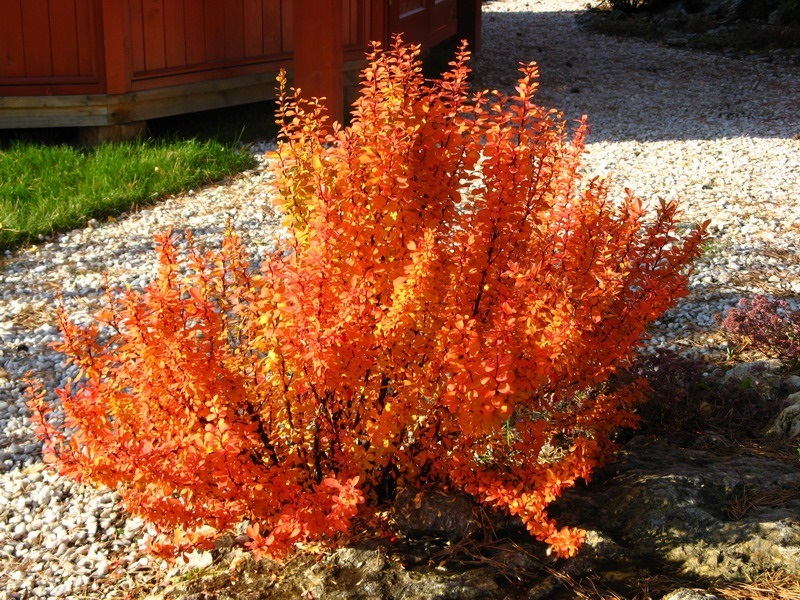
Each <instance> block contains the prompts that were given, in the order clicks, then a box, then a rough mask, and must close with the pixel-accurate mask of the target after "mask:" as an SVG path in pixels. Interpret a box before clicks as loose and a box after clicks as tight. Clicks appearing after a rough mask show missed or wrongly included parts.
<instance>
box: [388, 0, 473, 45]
mask: <svg viewBox="0 0 800 600" xmlns="http://www.w3.org/2000/svg"><path fill="white" fill-rule="evenodd" d="M457 30H458V20H457V15H456V0H391V9H390V11H389V32H390V33H392V34H394V33H402V34H403V40H404V41H405V42H411V43H415V44H422V46H423V47H424V48H430V47H431V46H434V45H436V44H438V43H439V42H442V41H444V40H446V39H447V38H449V37H451V36H453V35H455V34H456V32H457Z"/></svg>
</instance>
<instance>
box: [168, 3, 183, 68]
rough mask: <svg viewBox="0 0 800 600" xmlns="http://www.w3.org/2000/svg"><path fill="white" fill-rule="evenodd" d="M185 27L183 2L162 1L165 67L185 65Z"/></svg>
mask: <svg viewBox="0 0 800 600" xmlns="http://www.w3.org/2000/svg"><path fill="white" fill-rule="evenodd" d="M186 34H187V31H186V25H185V23H184V14H183V0H165V1H164V57H165V61H166V65H167V67H183V66H185V65H186V43H185V42H184V40H185V39H186V37H187V35H186Z"/></svg>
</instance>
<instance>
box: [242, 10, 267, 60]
mask: <svg viewBox="0 0 800 600" xmlns="http://www.w3.org/2000/svg"><path fill="white" fill-rule="evenodd" d="M243 4H244V6H243V10H244V21H243V26H244V31H243V34H242V39H243V41H244V56H246V57H254V56H261V55H262V54H263V53H264V44H263V39H262V35H263V31H264V10H263V4H264V3H263V0H244V2H243Z"/></svg>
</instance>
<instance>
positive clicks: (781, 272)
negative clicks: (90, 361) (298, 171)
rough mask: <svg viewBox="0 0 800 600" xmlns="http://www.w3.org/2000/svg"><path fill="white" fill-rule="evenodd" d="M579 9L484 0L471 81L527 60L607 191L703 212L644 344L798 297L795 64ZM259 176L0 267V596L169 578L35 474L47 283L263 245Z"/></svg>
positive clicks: (101, 504)
mask: <svg viewBox="0 0 800 600" xmlns="http://www.w3.org/2000/svg"><path fill="white" fill-rule="evenodd" d="M585 2H586V0H540V1H534V0H528V1H523V0H490V1H487V2H486V3H485V7H484V31H483V40H484V41H483V47H482V48H481V51H480V52H479V53H478V55H477V56H476V58H475V60H474V62H473V67H474V69H475V77H474V79H475V84H476V86H477V87H488V88H495V89H501V90H505V91H511V90H512V89H513V85H514V82H515V79H516V71H515V69H516V65H517V63H519V62H520V61H525V62H527V61H532V60H534V61H537V62H538V63H539V66H540V70H541V89H540V95H539V98H540V102H542V103H543V104H545V105H548V106H553V107H558V108H560V109H562V110H563V111H564V112H565V113H566V115H567V116H568V117H570V118H577V117H578V116H580V115H581V114H584V113H586V114H588V115H589V117H590V122H591V123H592V135H591V137H590V144H589V154H588V156H587V160H586V166H587V172H588V174H590V175H591V174H598V173H601V174H605V173H607V172H609V171H613V172H614V173H615V175H614V181H615V187H616V188H617V189H620V188H622V187H630V188H631V189H633V190H634V191H635V192H636V193H637V194H639V195H641V196H642V197H643V198H646V199H649V198H655V197H658V196H661V197H665V198H675V197H677V198H680V199H682V201H683V206H684V209H685V217H686V220H687V221H700V220H706V219H711V220H712V230H711V231H712V234H713V239H712V240H711V241H710V242H709V244H708V251H707V253H706V255H705V256H704V258H703V259H702V260H701V261H700V263H699V268H698V271H697V273H696V275H695V276H694V277H693V279H692V283H691V285H692V293H691V295H690V297H689V298H687V299H686V300H685V301H683V302H681V304H680V305H679V306H678V307H677V308H676V309H674V310H673V311H671V312H670V313H669V314H668V315H667V316H666V317H665V318H664V319H662V322H661V323H660V324H659V325H658V326H657V327H656V328H654V331H653V334H654V335H653V339H652V341H651V346H655V345H662V346H663V345H665V346H673V347H675V348H678V349H682V350H683V351H686V352H695V353H711V354H718V353H724V351H725V347H724V343H723V342H722V340H721V338H720V336H718V335H717V334H716V333H715V332H714V315H715V314H718V313H720V312H722V311H723V310H724V309H725V308H726V307H728V306H732V305H733V304H735V303H736V301H737V300H738V299H739V298H740V297H742V296H749V295H752V294H755V293H769V294H775V295H780V296H785V297H787V298H789V299H790V300H791V301H797V300H798V298H800V259H798V256H800V255H799V254H798V245H800V197H799V195H800V191H799V190H800V116H798V106H800V68H798V67H796V66H794V67H792V66H788V65H782V64H777V63H775V64H773V63H769V62H763V61H760V60H758V59H729V58H725V57H722V56H718V55H710V54H703V53H699V52H696V51H691V50H685V49H677V48H668V47H664V46H661V45H654V44H650V43H645V42H640V41H636V40H630V39H625V40H622V39H614V38H607V37H602V36H599V35H592V34H588V33H586V32H584V31H582V30H581V29H579V28H578V27H577V25H576V24H575V18H574V17H575V14H576V13H577V12H578V11H580V10H582V8H583V6H584V4H585ZM261 150H263V148H261ZM267 179H268V175H266V174H265V173H264V172H263V170H262V169H261V168H259V169H257V170H255V171H253V172H250V173H247V174H245V175H244V176H242V177H239V178H236V179H234V180H233V181H230V182H227V183H225V184H222V185H216V186H212V187H209V188H206V189H203V190H199V191H196V192H190V193H188V194H185V195H183V196H181V197H176V198H172V199H169V200H167V201H166V202H163V203H161V204H159V205H158V206H157V207H155V208H152V209H148V210H144V211H141V212H139V213H136V214H133V215H130V216H127V217H125V218H121V219H119V220H117V221H114V222H110V223H102V224H100V223H97V224H94V225H93V226H91V227H88V228H86V229H83V230H80V231H74V232H71V233H68V234H66V235H63V236H61V237H59V238H58V239H56V240H54V241H50V242H47V243H43V244H42V245H40V246H38V247H35V248H28V249H25V250H21V251H19V252H16V253H11V254H8V255H6V256H5V257H4V258H3V259H2V260H1V261H0V274H2V277H1V279H0V598H29V597H30V598H32V597H53V598H63V597H70V596H74V597H81V598H84V597H95V598H100V597H112V596H121V595H122V594H123V593H124V591H125V590H126V589H132V588H136V587H138V586H142V585H147V583H148V582H149V581H153V578H157V577H159V576H160V575H161V574H163V573H160V572H159V571H158V565H154V564H152V563H151V562H148V559H146V558H140V557H139V556H138V555H137V553H136V550H137V543H136V540H137V536H138V535H139V533H140V526H139V524H137V523H135V522H133V521H129V520H126V519H125V518H124V516H123V515H122V514H121V513H120V512H119V511H118V510H117V509H116V507H115V505H114V501H115V495H114V494H110V493H105V494H103V493H99V492H96V491H93V490H89V489H87V488H84V487H82V486H80V485H78V484H75V483H72V482H70V481H66V480H63V479H61V478H59V477H57V476H55V475H53V474H51V473H49V472H47V471H45V470H44V468H43V465H42V463H41V459H40V456H39V453H38V451H39V447H38V445H37V444H36V443H34V441H33V437H32V434H31V431H30V427H29V421H28V419H27V417H26V414H27V412H26V408H25V407H24V400H23V397H22V393H21V390H22V384H21V382H20V378H21V376H22V374H23V373H25V372H26V371H29V370H34V371H36V372H37V373H40V374H44V376H45V377H46V379H47V380H48V381H49V382H50V383H51V384H57V383H59V382H61V381H63V380H64V378H65V376H66V375H67V374H68V373H66V371H65V368H64V365H63V362H62V360H61V358H60V357H58V356H57V355H55V354H54V353H52V351H50V350H49V349H47V343H48V342H50V341H52V340H54V339H55V335H56V331H55V328H54V327H53V325H52V323H53V318H52V309H51V306H52V302H53V298H54V295H55V293H56V292H57V291H61V292H62V293H63V294H64V296H65V299H66V302H67V304H68V306H69V308H70V310H71V311H72V312H74V313H76V314H77V315H79V316H81V315H82V316H84V317H88V314H90V313H91V312H92V311H93V310H94V309H95V308H96V307H97V306H98V299H99V297H100V295H101V288H102V273H103V272H104V271H107V272H108V273H109V275H110V277H111V279H112V281H114V282H117V283H131V284H132V285H134V286H136V285H141V284H143V283H144V282H145V281H147V279H148V278H149V277H150V275H151V273H152V271H153V259H154V257H153V254H152V251H151V249H152V235H153V234H154V233H155V232H158V231H160V230H163V229H165V228H167V227H174V228H177V229H182V228H185V227H187V226H189V227H192V228H193V229H194V230H195V232H196V236H197V237H198V238H200V239H208V240H213V239H219V236H220V233H221V230H222V228H223V227H224V224H225V220H226V218H227V217H228V216H231V217H232V218H233V220H234V224H235V226H236V227H237V228H238V229H239V230H240V231H242V232H244V233H245V235H246V236H249V237H250V238H251V239H253V240H254V243H257V242H259V241H261V240H269V239H270V237H271V235H272V232H274V231H275V224H276V218H275V215H274V213H273V211H272V210H271V208H270V204H269V198H268V195H267V194H268V187H267V186H266V185H265V184H266V181H267ZM259 248H260V249H261V250H262V251H266V250H267V249H268V248H269V244H264V245H262V246H259Z"/></svg>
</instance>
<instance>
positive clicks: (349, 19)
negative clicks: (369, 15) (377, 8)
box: [344, 0, 363, 46]
mask: <svg viewBox="0 0 800 600" xmlns="http://www.w3.org/2000/svg"><path fill="white" fill-rule="evenodd" d="M360 5H361V0H345V6H346V14H345V19H346V21H345V37H344V44H345V46H355V45H358V43H359V42H360V41H361V35H360V33H361V27H360V24H361V19H362V18H363V17H362V15H363V12H362V11H361V9H360Z"/></svg>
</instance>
